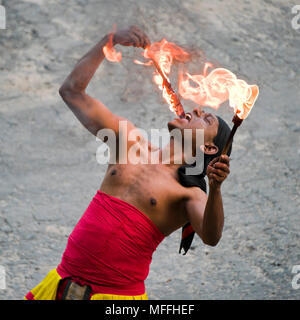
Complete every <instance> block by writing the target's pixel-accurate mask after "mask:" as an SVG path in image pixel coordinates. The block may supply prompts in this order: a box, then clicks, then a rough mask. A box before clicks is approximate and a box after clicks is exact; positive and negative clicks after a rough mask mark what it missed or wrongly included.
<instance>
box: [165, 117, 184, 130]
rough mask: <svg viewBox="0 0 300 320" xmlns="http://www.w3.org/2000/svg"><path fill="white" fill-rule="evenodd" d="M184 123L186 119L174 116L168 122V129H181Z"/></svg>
mask: <svg viewBox="0 0 300 320" xmlns="http://www.w3.org/2000/svg"><path fill="white" fill-rule="evenodd" d="M186 123H187V120H186V119H180V118H175V119H173V120H172V121H169V122H168V129H169V131H171V130H173V129H183V128H185V126H186Z"/></svg>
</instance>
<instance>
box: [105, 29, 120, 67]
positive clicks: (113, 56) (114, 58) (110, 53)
mask: <svg viewBox="0 0 300 320" xmlns="http://www.w3.org/2000/svg"><path fill="white" fill-rule="evenodd" d="M113 36H114V32H113V33H111V34H110V35H109V38H108V42H107V44H106V45H105V46H104V47H103V53H104V55H105V58H106V59H107V60H108V61H111V62H120V61H121V60H122V53H121V52H117V51H116V49H115V48H114V45H113Z"/></svg>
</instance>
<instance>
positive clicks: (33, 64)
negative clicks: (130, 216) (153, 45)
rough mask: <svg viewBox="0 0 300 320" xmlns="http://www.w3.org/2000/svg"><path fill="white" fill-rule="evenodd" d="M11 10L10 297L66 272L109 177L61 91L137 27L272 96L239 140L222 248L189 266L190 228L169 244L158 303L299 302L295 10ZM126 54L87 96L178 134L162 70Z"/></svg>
mask: <svg viewBox="0 0 300 320" xmlns="http://www.w3.org/2000/svg"><path fill="white" fill-rule="evenodd" d="M0 4H1V5H3V6H4V7H5V8H6V15H7V26H6V30H0V181H1V183H0V265H1V266H3V267H4V268H5V270H6V289H5V290H1V289H0V299H22V298H23V296H24V295H25V294H26V293H27V292H28V291H29V290H30V289H32V288H33V287H34V286H36V285H37V284H38V283H39V282H40V281H41V280H42V279H43V278H44V277H45V276H46V274H47V273H48V271H49V270H50V269H52V268H55V267H56V266H57V264H58V263H59V262H60V259H61V255H62V253H63V251H64V249H65V246H66V243H67V238H68V235H69V234H70V232H71V231H72V229H73V227H74V226H75V224H76V222H77V221H78V220H79V218H80V217H81V215H82V214H83V212H84V211H85V209H86V208H87V206H88V204H89V202H90V201H91V199H92V197H93V195H94V194H95V193H96V190H97V189H98V188H99V186H100V184H101V181H102V178H103V176H104V173H105V170H106V166H104V165H99V164H98V163H97V161H96V151H97V148H98V147H99V142H97V141H96V139H95V138H94V137H93V136H92V135H90V134H89V133H88V132H87V131H86V130H85V129H84V128H83V127H82V126H81V125H80V124H79V122H78V121H77V120H76V119H75V117H74V116H73V114H72V113H71V112H70V111H69V110H68V109H67V107H66V106H65V105H64V103H63V102H62V100H61V99H60V97H59V95H58V89H59V87H60V85H61V84H62V82H63V80H64V79H65V77H66V76H67V74H68V73H69V72H70V71H71V69H72V67H73V66H74V64H75V63H76V61H77V60H78V59H79V58H80V57H81V56H82V55H84V54H85V53H86V51H88V50H89V49H90V48H91V47H92V46H93V45H94V44H95V43H96V42H98V41H99V40H100V39H101V38H102V37H103V36H104V35H105V34H106V33H108V32H109V31H111V30H112V25H113V24H117V27H118V28H122V27H127V26H130V25H133V24H136V25H138V26H139V27H140V28H142V29H143V30H145V32H146V33H147V34H148V35H149V37H150V39H151V40H152V41H160V40H161V39H162V38H163V37H165V38H166V39H167V40H169V41H172V42H175V43H177V44H179V45H182V46H186V47H191V48H198V49H201V50H202V52H203V53H204V54H205V56H206V59H207V60H208V61H213V62H214V63H217V64H218V65H219V66H223V67H225V68H228V69H229V70H231V71H232V72H234V73H235V74H237V76H238V77H239V78H241V79H244V80H246V81H247V82H248V83H250V84H253V83H256V84H258V85H259V87H260V96H259V98H258V100H257V102H256V105H255V107H254V109H253V110H252V112H251V114H250V116H249V117H248V118H247V120H246V121H244V123H243V124H242V126H241V128H240V129H239V130H238V132H237V134H236V137H235V141H234V145H233V152H232V161H231V175H230V177H229V178H228V180H227V181H226V182H225V183H224V186H223V199H224V207H225V228H224V233H223V238H222V240H221V242H220V243H219V244H218V246H217V247H214V248H210V247H207V246H205V245H203V244H202V243H201V241H200V239H198V238H195V240H194V242H193V247H192V249H191V250H190V251H189V252H188V254H187V255H186V256H181V255H179V254H178V249H179V242H180V237H181V231H177V232H175V233H174V234H172V235H171V236H170V237H169V238H167V239H165V240H164V241H163V243H162V244H161V245H160V246H159V247H158V250H157V251H156V252H155V253H154V255H153V262H152V265H151V267H150V274H149V278H148V280H147V281H146V288H147V292H148V295H149V298H150V299H297V298H299V296H300V289H299V290H298V291H297V290H295V289H293V288H292V284H291V282H292V279H293V276H294V274H292V268H293V266H294V265H300V216H299V204H300V197H299V189H300V183H299V167H300V161H299V156H300V144H299V133H300V120H299V115H300V108H299V101H300V94H299V92H300V90H299V89H300V88H299V80H300V73H299V67H300V60H299V49H300V29H293V27H292V24H291V21H292V19H293V17H294V16H295V14H293V13H292V11H291V10H292V7H293V6H294V5H295V4H296V3H294V1H290V0H288V1H287V0H276V1H271V0H264V1H261V0H260V1H259V0H252V1H247V0H244V1H242V0H227V1H221V0H203V1H199V0H185V1H180V0H159V1H158V0H151V1H146V0H140V1H137V0H126V1H117V0H109V1H103V0H68V1H58V0H47V1H46V0H23V1H16V0H9V1H8V0H6V1H5V0H2V1H0ZM299 24H300V21H299ZM120 50H122V52H123V60H122V62H121V64H113V63H110V62H108V61H104V62H103V64H102V65H101V67H100V68H99V70H98V72H97V74H96V75H95V77H94V79H93V81H92V83H91V85H90V86H89V90H88V92H89V93H90V94H91V95H93V96H94V97H96V98H98V99H100V100H101V101H102V102H103V103H105V104H106V105H107V106H108V107H109V108H111V110H112V111H113V112H115V113H117V114H119V115H121V116H124V117H126V118H129V119H130V120H131V121H132V122H134V123H135V125H136V126H137V127H141V128H145V129H150V128H164V127H166V123H167V121H169V120H170V119H172V118H173V114H172V113H171V112H169V111H168V107H167V105H166V104H165V103H164V102H163V100H162V98H161V94H160V93H159V92H158V90H157V88H156V87H155V85H154V84H153V83H152V79H151V78H152V71H153V70H152V68H144V67H141V66H138V65H135V64H134V63H133V62H132V59H134V58H137V57H140V54H141V50H140V49H133V48H129V49H127V48H122V49H121V48H120ZM194 67H195V66H194ZM199 68H200V67H199ZM200 72H201V69H199V73H200ZM183 103H184V105H185V102H183ZM186 108H189V106H188V105H187V106H186ZM217 114H218V115H221V116H223V117H224V118H225V119H226V120H227V121H228V122H229V121H231V118H232V116H233V113H232V110H231V109H230V108H229V107H228V106H226V105H224V106H222V107H221V108H220V109H219V110H218V112H217Z"/></svg>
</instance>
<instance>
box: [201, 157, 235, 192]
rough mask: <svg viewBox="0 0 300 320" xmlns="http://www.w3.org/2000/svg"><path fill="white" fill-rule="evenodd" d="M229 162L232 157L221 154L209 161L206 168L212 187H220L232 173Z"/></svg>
mask: <svg viewBox="0 0 300 320" xmlns="http://www.w3.org/2000/svg"><path fill="white" fill-rule="evenodd" d="M229 162H230V159H229V157H228V156H227V155H221V156H220V157H217V158H215V159H213V160H212V161H211V162H210V163H209V165H208V166H207V169H206V175H207V177H208V180H209V186H210V187H217V188H219V187H220V186H221V184H222V182H223V181H224V180H225V179H226V178H227V176H228V175H229V173H230V170H229Z"/></svg>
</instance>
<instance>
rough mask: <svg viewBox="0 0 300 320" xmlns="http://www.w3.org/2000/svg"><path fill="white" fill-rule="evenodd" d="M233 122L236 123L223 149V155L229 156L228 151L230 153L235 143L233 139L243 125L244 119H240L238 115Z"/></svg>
mask: <svg viewBox="0 0 300 320" xmlns="http://www.w3.org/2000/svg"><path fill="white" fill-rule="evenodd" d="M232 122H233V123H234V125H233V127H232V129H231V132H230V135H229V137H228V139H227V142H226V144H225V147H224V148H223V151H222V155H224V154H227V153H228V151H229V148H230V146H231V144H232V141H233V137H234V135H235V133H236V130H237V128H238V127H239V126H240V125H241V123H242V122H243V120H242V119H240V118H239V117H238V116H237V115H236V114H235V115H234V117H233V119H232Z"/></svg>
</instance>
